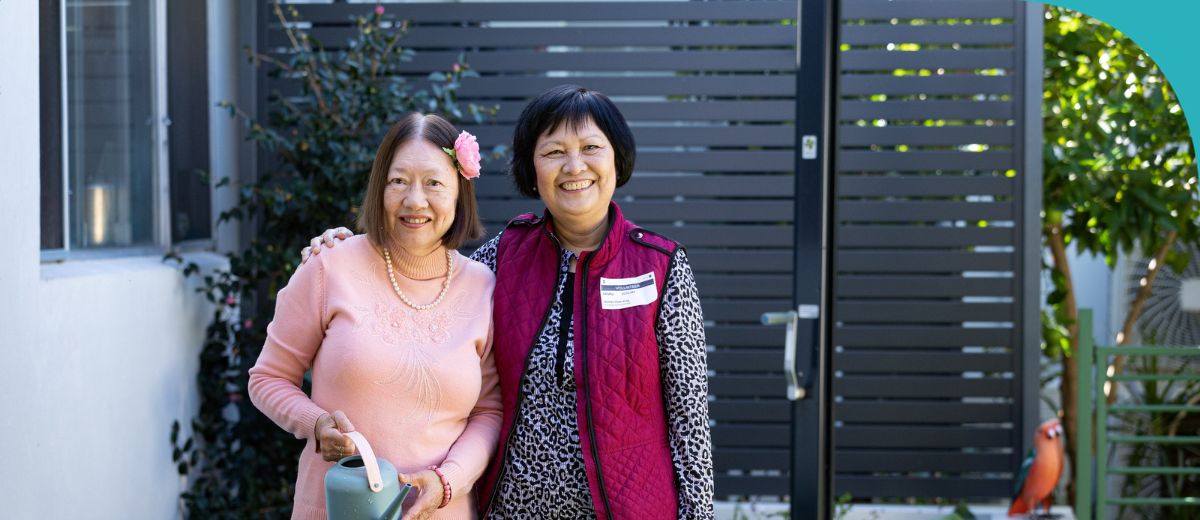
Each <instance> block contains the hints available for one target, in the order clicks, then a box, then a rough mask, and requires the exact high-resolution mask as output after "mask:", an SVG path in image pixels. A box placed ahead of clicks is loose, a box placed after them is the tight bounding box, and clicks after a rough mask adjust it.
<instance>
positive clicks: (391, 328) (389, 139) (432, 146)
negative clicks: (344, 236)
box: [249, 114, 501, 519]
mask: <svg viewBox="0 0 1200 520" xmlns="http://www.w3.org/2000/svg"><path fill="white" fill-rule="evenodd" d="M447 150H453V151H454V152H453V153H450V152H448V151H447ZM478 160H479V154H478V145H476V144H475V142H474V137H473V136H471V135H470V134H467V133H466V132H463V133H462V134H461V135H459V136H458V138H457V139H456V138H455V129H454V127H453V126H452V125H450V123H448V122H447V121H446V120H445V119H442V118H440V117H438V116H434V115H422V114H412V115H409V116H408V117H405V118H404V119H402V120H401V121H400V122H398V123H396V125H395V126H393V127H392V129H391V130H390V131H389V132H388V134H387V136H385V137H384V139H383V143H382V144H381V145H380V146H379V151H378V152H377V154H376V157H375V163H374V165H373V166H372V168H371V174H370V179H369V180H368V184H367V191H366V195H365V196H364V200H363V202H362V209H361V213H360V218H359V222H358V227H359V229H360V231H362V232H365V235H359V236H356V237H354V238H352V239H350V240H347V241H346V242H345V244H344V247H339V248H338V249H337V251H330V252H328V253H326V254H323V255H320V257H318V258H314V259H313V261H309V262H307V263H305V264H304V265H302V266H300V267H299V268H298V269H297V270H296V272H295V274H294V275H292V278H291V280H290V281H289V282H288V285H287V287H284V288H283V289H281V290H280V291H279V295H278V299H277V301H276V307H275V320H274V321H273V322H271V324H270V325H269V326H268V327H267V341H266V344H265V345H264V346H263V350H262V354H261V355H260V356H259V358H258V362H257V363H256V364H255V366H254V367H253V368H251V369H250V383H249V387H250V399H251V400H252V401H253V402H254V404H255V406H257V407H258V408H259V409H260V410H262V411H263V413H264V414H266V415H267V416H268V417H270V418H271V419H272V420H273V421H275V423H276V424H278V425H279V426H280V427H282V428H283V429H285V430H287V431H289V432H291V433H292V434H293V435H295V436H296V437H297V438H300V439H306V440H307V441H308V443H307V445H306V448H305V449H304V451H303V453H302V454H301V455H300V464H299V470H298V475H297V478H296V496H295V505H294V509H293V512H292V518H303V519H323V518H325V516H326V515H325V494H324V477H325V472H326V470H328V469H329V467H330V466H331V465H332V463H333V461H336V460H338V459H340V458H341V457H343V456H347V455H351V454H352V453H354V445H353V443H352V442H351V441H350V439H349V437H348V436H346V435H343V432H347V431H358V432H360V433H362V435H363V436H365V437H366V438H367V439H368V440H369V441H370V442H371V446H372V447H373V448H374V449H375V453H376V454H377V455H378V456H380V457H382V458H385V459H387V460H388V461H390V462H392V463H393V464H394V465H395V466H396V468H397V470H398V471H400V473H401V476H400V480H401V481H402V482H406V483H412V484H413V485H414V486H415V487H416V489H417V490H418V491H419V493H418V494H417V496H416V498H415V500H413V499H410V502H411V503H410V504H408V505H406V507H405V518H429V517H432V518H473V517H475V516H477V512H476V511H475V507H474V504H475V500H474V498H473V497H472V496H471V488H472V487H473V485H474V483H475V480H476V479H478V478H479V477H480V475H481V474H482V473H483V470H484V469H485V467H486V466H487V463H488V461H489V459H490V458H491V457H492V455H493V452H494V451H495V449H496V442H497V436H498V433H499V429H500V418H501V413H500V393H499V387H498V384H497V375H496V368H495V363H494V361H493V358H492V352H491V349H492V319H491V302H492V289H493V287H494V285H495V277H494V276H493V274H492V272H491V270H490V269H488V268H487V267H484V266H483V265H482V264H480V263H478V262H475V261H474V260H470V259H467V258H465V257H463V256H461V255H459V254H458V252H457V251H455V250H456V248H458V247H459V246H460V245H462V243H463V242H466V241H468V240H473V239H476V238H479V237H480V236H481V235H482V231H483V230H482V226H481V225H480V223H479V217H478V213H477V210H476V203H475V190H474V187H473V186H472V182H471V180H470V179H473V178H474V177H476V176H478V175H479V163H478ZM309 370H311V371H312V395H311V397H310V396H309V395H306V394H305V393H304V392H303V391H302V390H301V388H300V385H301V382H302V381H303V379H304V374H305V372H307V371H309ZM351 421H353V422H351Z"/></svg>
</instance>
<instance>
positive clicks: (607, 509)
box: [576, 253, 613, 520]
mask: <svg viewBox="0 0 1200 520" xmlns="http://www.w3.org/2000/svg"><path fill="white" fill-rule="evenodd" d="M585 254H586V253H585ZM594 256H595V255H594V254H591V255H588V257H587V258H585V259H583V268H582V274H581V276H582V278H580V284H579V286H580V288H581V289H582V290H583V297H582V298H580V299H579V301H580V307H581V312H580V316H581V317H582V318H583V321H582V322H581V324H580V331H581V332H582V334H580V336H581V337H580V338H577V339H578V340H579V341H581V342H582V343H580V348H581V350H582V352H583V354H582V356H580V357H582V358H583V398H584V409H586V410H587V419H588V432H587V433H588V438H589V439H591V441H592V442H591V444H592V463H593V464H595V465H596V483H597V484H598V485H599V486H598V487H599V488H600V499H601V500H603V501H604V513H605V516H607V517H608V519H609V520H612V517H613V513H612V507H611V506H609V503H608V493H607V492H606V491H605V490H604V472H603V471H602V470H601V467H600V451H599V450H598V449H597V448H596V422H595V421H594V420H592V388H591V385H590V384H589V383H588V355H587V323H588V322H587V301H588V298H587V275H588V265H590V264H591V262H592V257H594ZM576 392H578V390H576Z"/></svg>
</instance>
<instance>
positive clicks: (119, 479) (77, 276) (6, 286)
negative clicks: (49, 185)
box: [0, 1, 223, 519]
mask: <svg viewBox="0 0 1200 520" xmlns="http://www.w3.org/2000/svg"><path fill="white" fill-rule="evenodd" d="M37 49H38V2H34V1H7V2H5V1H0V64H3V66H0V222H3V223H4V227H3V230H4V231H3V234H4V239H3V241H0V244H3V245H2V246H0V288H3V290H4V294H5V297H4V298H3V299H0V417H2V418H3V420H2V422H0V424H2V427H0V446H3V447H4V450H3V453H4V462H3V464H0V489H3V490H4V491H3V495H2V496H3V502H4V512H3V513H2V514H0V516H2V517H4V518H12V519H25V518H101V519H103V518H172V517H175V516H177V514H178V513H177V511H178V495H179V491H180V489H181V488H182V483H181V481H180V479H179V477H178V475H177V474H176V471H175V467H174V463H173V462H172V461H171V446H170V443H169V441H168V435H169V432H170V425H171V421H173V420H175V419H181V420H182V421H181V422H183V423H185V424H187V423H190V419H191V417H192V416H193V415H194V413H195V407H196V402H197V392H196V390H195V378H196V368H197V364H198V352H199V348H200V346H201V341H202V338H203V330H204V326H205V325H206V323H207V321H208V318H209V315H210V314H211V309H210V308H209V307H208V306H207V305H206V304H205V303H204V302H203V299H202V297H200V296H199V295H197V294H195V293H194V292H192V290H191V289H192V286H193V284H189V283H187V282H186V281H185V280H184V279H183V277H182V276H181V275H180V274H179V272H178V271H177V270H176V269H175V268H174V267H172V266H170V265H167V264H164V263H162V261H161V260H160V256H158V255H155V256H149V257H135V258H124V259H115V260H68V261H66V262H62V263H58V264H42V263H41V261H40V251H39V244H40V238H39V237H40V229H39V224H38V222H39V195H40V192H39V189H40V187H39V175H40V173H39V172H40V158H39V157H40V156H39V153H40V143H39V137H38V128H39V125H40V121H39V108H38V99H39V98H38V80H39V73H38V52H37ZM46 152H48V153H58V152H59V151H58V150H46ZM193 259H196V260H199V261H201V262H202V263H204V264H206V265H209V266H213V265H220V264H222V263H223V260H221V259H220V258H219V257H217V256H215V255H212V254H198V255H194V256H193Z"/></svg>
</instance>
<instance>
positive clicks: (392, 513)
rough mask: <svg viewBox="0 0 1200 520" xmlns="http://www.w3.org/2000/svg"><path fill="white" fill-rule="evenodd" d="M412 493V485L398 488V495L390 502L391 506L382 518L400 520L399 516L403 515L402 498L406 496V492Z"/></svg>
mask: <svg viewBox="0 0 1200 520" xmlns="http://www.w3.org/2000/svg"><path fill="white" fill-rule="evenodd" d="M409 491H412V484H405V485H404V486H403V487H401V488H400V495H399V496H397V497H396V499H395V500H393V501H392V505H390V506H388V509H387V512H386V513H384V514H383V517H384V518H386V519H387V520H400V515H402V514H403V513H404V497H407V496H408V492H409Z"/></svg>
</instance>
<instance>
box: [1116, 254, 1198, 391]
mask: <svg viewBox="0 0 1200 520" xmlns="http://www.w3.org/2000/svg"><path fill="white" fill-rule="evenodd" d="M1178 236H1179V234H1178V233H1176V232H1174V231H1172V232H1170V233H1168V234H1167V239H1166V241H1164V242H1163V245H1162V247H1160V248H1158V252H1157V253H1155V254H1154V262H1153V263H1151V264H1150V266H1149V267H1150V269H1149V270H1147V271H1146V276H1145V280H1146V283H1144V284H1142V286H1141V287H1138V292H1137V295H1136V296H1134V298H1133V304H1132V305H1130V306H1129V312H1128V313H1127V314H1125V323H1124V324H1122V326H1121V337H1120V338H1119V339H1118V340H1117V345H1126V344H1128V343H1129V337H1130V336H1132V335H1133V325H1134V324H1135V323H1137V320H1138V318H1140V317H1141V316H1142V307H1143V306H1144V305H1145V304H1146V300H1147V299H1149V298H1150V292H1151V287H1153V286H1154V279H1155V278H1156V277H1157V276H1158V272H1159V271H1160V270H1162V268H1163V261H1164V260H1166V258H1167V253H1169V252H1170V251H1171V247H1172V246H1174V245H1175V239H1176V238H1177V237H1178ZM1124 366H1125V357H1124V356H1116V357H1115V358H1114V359H1113V364H1112V365H1111V366H1109V367H1108V371H1109V373H1111V374H1113V375H1116V374H1120V373H1121V368H1122V367H1124ZM1104 391H1105V393H1107V394H1108V397H1107V399H1108V404H1109V405H1112V404H1113V403H1115V402H1117V382H1116V381H1113V382H1112V384H1110V385H1109V386H1107V387H1106V388H1105V389H1104Z"/></svg>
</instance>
